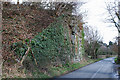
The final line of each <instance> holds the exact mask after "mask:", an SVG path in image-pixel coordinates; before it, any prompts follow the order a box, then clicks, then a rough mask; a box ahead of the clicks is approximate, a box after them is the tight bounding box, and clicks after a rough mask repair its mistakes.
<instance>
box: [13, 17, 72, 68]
mask: <svg viewBox="0 0 120 80" xmlns="http://www.w3.org/2000/svg"><path fill="white" fill-rule="evenodd" d="M65 27H66V25H63V21H62V18H61V17H59V18H58V19H57V21H55V22H54V23H51V24H50V25H49V27H48V28H46V29H44V30H43V31H42V32H41V33H39V34H38V35H36V36H35V37H34V38H33V39H32V40H31V42H30V41H29V39H26V41H25V42H24V43H23V42H18V43H14V44H13V49H15V53H16V54H17V55H19V57H22V56H23V55H24V53H25V51H26V50H27V44H28V43H29V42H30V44H29V46H30V47H31V52H32V53H33V54H34V56H35V59H36V61H37V63H38V64H39V66H47V65H49V64H52V63H54V62H57V61H59V62H61V63H62V64H64V63H66V62H69V61H70V59H71V57H73V53H72V52H71V47H70V44H71V43H70V39H69V33H68V30H67V28H65ZM19 43H21V44H20V45H18V44H19ZM26 43H27V44H26ZM15 45H16V46H15ZM16 47H17V48H16ZM28 56H29V57H30V58H32V57H31V55H30V52H29V55H28Z"/></svg>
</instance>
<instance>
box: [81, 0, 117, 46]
mask: <svg viewBox="0 0 120 80" xmlns="http://www.w3.org/2000/svg"><path fill="white" fill-rule="evenodd" d="M87 1H88V3H86V4H85V5H83V9H84V10H87V18H85V19H84V21H85V22H88V23H87V25H91V26H93V27H94V28H96V29H98V30H99V32H100V34H101V36H102V37H103V42H105V43H107V44H108V43H109V41H114V39H113V38H115V36H118V32H117V29H116V28H115V27H112V25H111V24H109V23H105V21H106V19H105V18H106V17H107V16H108V13H107V11H106V9H105V7H106V5H105V2H106V1H110V0H87ZM109 26H111V27H109Z"/></svg>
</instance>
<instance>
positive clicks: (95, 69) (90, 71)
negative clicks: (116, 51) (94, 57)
mask: <svg viewBox="0 0 120 80" xmlns="http://www.w3.org/2000/svg"><path fill="white" fill-rule="evenodd" d="M113 60H114V57H112V58H107V59H104V60H101V61H98V62H95V63H93V64H90V65H87V66H85V67H82V68H80V69H78V70H76V71H73V72H70V73H68V74H65V75H63V76H60V77H58V78H57V79H58V80H59V79H67V78H69V79H73V80H75V79H80V80H82V79H90V80H92V79H93V80H97V79H100V78H101V80H104V79H108V80H113V78H116V77H115V74H114V73H115V72H114V68H113V66H114V64H113ZM55 80H56V79H55ZM115 80H116V79H115ZM117 80H118V79H117Z"/></svg>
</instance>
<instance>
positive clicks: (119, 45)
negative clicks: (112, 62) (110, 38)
mask: <svg viewBox="0 0 120 80" xmlns="http://www.w3.org/2000/svg"><path fill="white" fill-rule="evenodd" d="M117 62H118V63H120V33H119V34H118V61H117Z"/></svg>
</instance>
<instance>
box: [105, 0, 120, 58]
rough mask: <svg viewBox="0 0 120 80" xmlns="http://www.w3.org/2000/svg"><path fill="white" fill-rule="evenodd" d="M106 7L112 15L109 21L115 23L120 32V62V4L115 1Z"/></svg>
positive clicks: (119, 33)
mask: <svg viewBox="0 0 120 80" xmlns="http://www.w3.org/2000/svg"><path fill="white" fill-rule="evenodd" d="M106 7H107V11H108V13H109V15H110V19H109V21H110V22H111V23H114V26H115V27H116V28H117V30H118V60H120V2H119V1H118V0H115V1H114V2H110V3H106Z"/></svg>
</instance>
